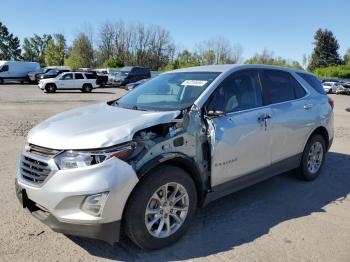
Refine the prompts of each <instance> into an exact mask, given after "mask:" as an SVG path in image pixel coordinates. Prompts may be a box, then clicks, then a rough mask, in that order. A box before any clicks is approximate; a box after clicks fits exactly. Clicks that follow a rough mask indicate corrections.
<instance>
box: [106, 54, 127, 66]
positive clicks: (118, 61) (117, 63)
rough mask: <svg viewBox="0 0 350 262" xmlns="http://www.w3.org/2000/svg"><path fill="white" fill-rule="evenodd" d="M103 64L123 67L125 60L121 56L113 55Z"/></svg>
mask: <svg viewBox="0 0 350 262" xmlns="http://www.w3.org/2000/svg"><path fill="white" fill-rule="evenodd" d="M103 66H105V67H111V68H118V67H123V66H124V62H123V61H122V60H121V59H120V58H119V57H117V56H112V57H110V58H109V59H107V60H106V61H105V62H104V63H103Z"/></svg>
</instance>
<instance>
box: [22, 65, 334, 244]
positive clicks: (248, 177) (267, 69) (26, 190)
mask: <svg viewBox="0 0 350 262" xmlns="http://www.w3.org/2000/svg"><path fill="white" fill-rule="evenodd" d="M332 108H333V101H332V100H331V99H330V98H329V97H328V96H327V95H326V94H325V93H324V90H323V88H322V85H321V83H320V82H319V81H318V79H317V78H316V77H315V76H313V75H312V74H309V73H307V72H305V71H295V70H292V69H287V68H279V67H273V66H260V65H213V66H203V67H194V68H187V69H181V70H175V71H171V72H167V73H164V74H161V75H159V76H158V77H156V78H154V79H151V80H149V81H147V82H145V83H143V84H142V85H140V86H139V87H138V88H137V89H135V90H133V91H131V92H129V93H128V94H126V95H124V96H123V97H121V98H119V99H117V100H115V101H110V102H105V103H100V104H95V105H91V106H87V107H83V108H78V109H74V110H70V111H67V112H64V113H61V114H58V115H56V116H53V117H51V118H49V119H47V120H46V121H44V122H43V123H41V124H39V125H37V126H36V127H34V128H33V129H32V130H31V131H30V133H29V135H28V138H27V143H26V146H25V148H24V150H23V152H22V154H21V159H20V164H19V168H18V173H17V178H16V188H17V195H18V198H19V200H20V201H21V203H22V204H23V207H25V208H28V209H29V210H30V212H31V213H32V215H34V216H35V217H36V218H38V219H39V220H41V221H42V222H43V223H45V224H46V225H48V226H49V227H51V228H52V229H53V230H54V231H57V232H61V233H65V234H71V235H79V236H84V237H91V238H97V239H102V240H105V241H108V242H109V243H114V242H117V241H118V240H119V236H120V234H121V232H122V231H123V232H125V233H126V235H127V236H128V237H129V238H130V239H131V240H132V241H133V242H135V243H136V244H137V245H139V246H140V247H142V248H145V249H157V248H162V247H164V246H167V245H170V244H172V243H174V242H175V241H176V240H177V239H179V238H180V237H181V236H182V235H183V234H184V232H185V231H186V229H187V228H188V226H189V224H190V221H191V220H193V217H194V215H195V212H196V209H197V208H198V207H201V206H204V205H205V204H207V203H208V202H210V201H213V200H215V199H217V198H219V197H222V196H224V195H227V194H230V193H232V192H234V191H237V190H240V189H242V188H244V187H247V186H249V185H252V184H254V183H257V182H259V181H262V180H264V179H267V178H269V177H271V176H274V175H277V174H280V173H283V172H285V171H288V170H294V169H295V170H297V174H298V175H299V176H300V177H301V178H303V179H304V180H308V181H310V180H313V179H315V178H316V177H318V176H319V175H320V173H321V169H322V166H323V163H324V160H325V154H326V152H327V150H328V149H329V147H330V146H331V144H332V140H333V110H332Z"/></svg>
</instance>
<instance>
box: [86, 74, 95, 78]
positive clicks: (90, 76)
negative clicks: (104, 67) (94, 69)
mask: <svg viewBox="0 0 350 262" xmlns="http://www.w3.org/2000/svg"><path fill="white" fill-rule="evenodd" d="M85 76H86V78H87V79H96V76H95V75H94V74H85Z"/></svg>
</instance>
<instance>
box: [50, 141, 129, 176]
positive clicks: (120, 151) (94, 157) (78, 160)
mask: <svg viewBox="0 0 350 262" xmlns="http://www.w3.org/2000/svg"><path fill="white" fill-rule="evenodd" d="M134 147H135V146H134V144H133V143H127V144H123V145H119V146H115V147H110V148H105V149H101V150H91V151H85V150H82V151H75V150H70V151H64V152H62V153H61V154H59V155H57V156H56V157H55V162H56V164H57V166H58V167H59V169H63V170H64V169H72V168H78V167H87V166H92V165H96V164H99V163H102V162H103V161H105V160H107V159H109V158H112V157H117V158H119V159H126V158H127V157H128V156H129V155H130V154H131V153H132V151H133V149H134Z"/></svg>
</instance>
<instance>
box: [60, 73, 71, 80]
mask: <svg viewBox="0 0 350 262" xmlns="http://www.w3.org/2000/svg"><path fill="white" fill-rule="evenodd" d="M71 79H73V74H65V75H63V76H62V77H61V80H71Z"/></svg>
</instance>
